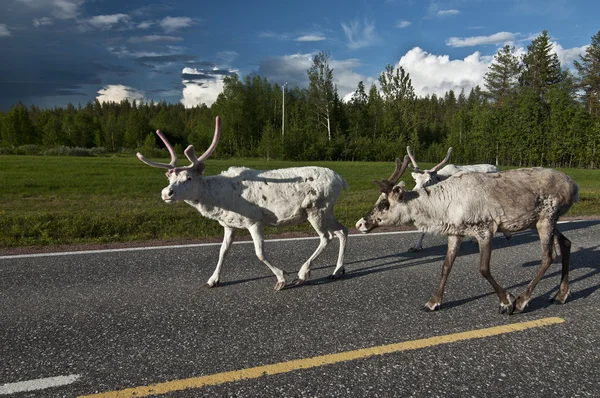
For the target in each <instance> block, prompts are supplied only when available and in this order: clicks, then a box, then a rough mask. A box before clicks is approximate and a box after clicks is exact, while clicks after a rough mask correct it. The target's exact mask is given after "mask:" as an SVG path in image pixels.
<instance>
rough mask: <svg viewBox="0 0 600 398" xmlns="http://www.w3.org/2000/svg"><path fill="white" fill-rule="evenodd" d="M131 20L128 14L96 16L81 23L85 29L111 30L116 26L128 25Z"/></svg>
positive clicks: (81, 26)
mask: <svg viewBox="0 0 600 398" xmlns="http://www.w3.org/2000/svg"><path fill="white" fill-rule="evenodd" d="M129 20H130V18H129V15H127V14H110V15H96V16H93V17H91V18H88V19H83V20H80V21H79V24H80V28H83V29H110V28H112V27H113V26H114V25H118V24H121V23H126V22H128V21H129Z"/></svg>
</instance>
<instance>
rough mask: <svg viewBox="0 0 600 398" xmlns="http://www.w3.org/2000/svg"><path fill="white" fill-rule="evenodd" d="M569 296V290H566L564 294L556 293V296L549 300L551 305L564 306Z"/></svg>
mask: <svg viewBox="0 0 600 398" xmlns="http://www.w3.org/2000/svg"><path fill="white" fill-rule="evenodd" d="M570 295H571V289H567V292H566V293H561V292H560V291H559V292H558V293H556V296H554V297H553V298H551V299H550V301H552V302H553V303H558V304H564V303H565V302H566V301H567V299H568V298H569V296H570Z"/></svg>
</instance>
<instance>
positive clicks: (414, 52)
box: [398, 47, 493, 96]
mask: <svg viewBox="0 0 600 398" xmlns="http://www.w3.org/2000/svg"><path fill="white" fill-rule="evenodd" d="M492 59H493V58H492V57H487V56H481V54H480V53H479V51H475V52H474V53H473V54H471V55H469V56H467V57H466V58H464V59H462V60H460V59H457V60H450V57H449V56H448V55H434V54H430V53H428V52H426V51H424V50H422V49H421V48H419V47H415V48H413V49H411V50H409V51H408V52H407V53H406V54H405V55H404V56H402V58H400V61H399V62H398V65H399V66H402V67H403V68H404V70H405V71H406V72H408V73H409V74H410V78H411V80H412V85H413V87H414V89H415V93H416V94H417V95H419V96H425V95H431V94H436V95H444V94H445V93H446V92H447V91H448V90H454V91H455V92H456V93H457V94H458V93H459V92H460V90H461V89H463V88H464V90H465V92H467V93H468V92H469V91H470V90H471V88H474V87H475V86H477V85H479V86H480V87H481V88H483V87H484V80H483V77H484V76H485V74H486V72H487V71H488V66H489V64H490V62H491V61H492Z"/></svg>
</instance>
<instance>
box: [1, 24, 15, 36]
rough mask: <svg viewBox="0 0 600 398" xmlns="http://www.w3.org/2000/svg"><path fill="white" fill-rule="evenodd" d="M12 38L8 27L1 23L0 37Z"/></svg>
mask: <svg viewBox="0 0 600 398" xmlns="http://www.w3.org/2000/svg"><path fill="white" fill-rule="evenodd" d="M9 36H12V35H11V33H10V30H9V29H8V26H6V25H5V24H3V23H0V37H9Z"/></svg>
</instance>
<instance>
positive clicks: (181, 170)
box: [137, 116, 221, 203]
mask: <svg viewBox="0 0 600 398" xmlns="http://www.w3.org/2000/svg"><path fill="white" fill-rule="evenodd" d="M215 124H216V126H215V135H214V137H213V140H212V143H211V144H210V147H209V148H208V149H207V150H206V152H204V153H203V154H202V155H201V156H200V157H196V153H195V151H194V146H193V145H190V146H188V147H187V148H186V149H185V151H184V152H183V153H184V154H185V156H186V157H187V158H188V159H189V161H190V162H191V164H190V165H189V166H185V167H176V166H175V164H176V163H177V155H176V154H175V150H174V149H173V146H171V144H170V143H169V141H168V140H167V137H165V135H164V134H163V133H162V132H161V131H160V130H156V134H157V135H158V136H159V137H160V139H161V140H162V142H164V144H165V146H166V147H167V149H168V150H169V153H170V154H171V162H170V163H168V164H167V163H157V162H153V161H151V160H148V159H146V158H145V157H144V156H143V155H142V154H141V153H139V152H138V153H137V157H138V158H139V159H140V160H141V161H142V162H144V163H146V164H147V165H149V166H152V167H159V168H163V169H167V170H168V171H167V172H166V175H167V178H168V179H169V186H167V187H166V188H164V189H163V190H162V193H161V196H162V199H163V200H164V201H165V202H167V203H171V202H174V201H177V200H192V199H194V197H195V195H196V192H195V189H196V187H197V186H198V184H195V181H196V180H197V179H198V178H201V177H202V174H203V173H204V168H205V166H204V161H205V160H206V159H207V158H208V157H209V156H210V155H211V154H212V153H213V152H214V150H215V149H216V147H217V143H218V142H219V137H220V136H221V118H220V117H219V116H217V118H216V121H215Z"/></svg>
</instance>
